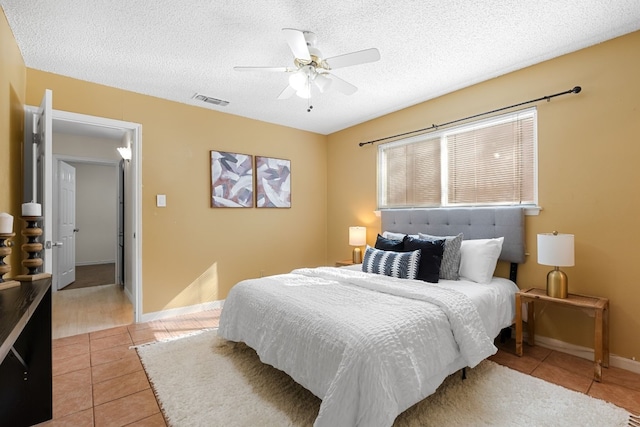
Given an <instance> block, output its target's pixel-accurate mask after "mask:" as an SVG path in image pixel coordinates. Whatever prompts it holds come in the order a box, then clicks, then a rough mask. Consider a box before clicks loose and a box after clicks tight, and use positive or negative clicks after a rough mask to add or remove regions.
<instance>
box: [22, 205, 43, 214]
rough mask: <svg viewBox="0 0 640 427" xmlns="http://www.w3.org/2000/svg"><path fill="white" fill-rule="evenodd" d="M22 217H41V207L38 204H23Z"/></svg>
mask: <svg viewBox="0 0 640 427" xmlns="http://www.w3.org/2000/svg"><path fill="white" fill-rule="evenodd" d="M22 216H42V206H41V205H40V203H34V202H30V203H23V204H22Z"/></svg>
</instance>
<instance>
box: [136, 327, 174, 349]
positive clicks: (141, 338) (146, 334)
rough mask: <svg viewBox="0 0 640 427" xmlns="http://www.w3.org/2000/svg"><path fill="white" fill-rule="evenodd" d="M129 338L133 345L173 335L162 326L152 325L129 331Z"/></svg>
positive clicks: (160, 339) (164, 338)
mask: <svg viewBox="0 0 640 427" xmlns="http://www.w3.org/2000/svg"><path fill="white" fill-rule="evenodd" d="M129 335H131V339H132V341H133V344H134V345H140V344H146V343H149V342H154V341H162V340H166V339H168V338H171V337H172V336H173V335H172V334H171V332H169V331H167V330H166V329H165V328H164V326H163V327H153V328H148V329H141V330H137V331H130V332H129Z"/></svg>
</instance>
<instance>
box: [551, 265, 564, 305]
mask: <svg viewBox="0 0 640 427" xmlns="http://www.w3.org/2000/svg"><path fill="white" fill-rule="evenodd" d="M547 295H549V296H550V297H552V298H566V297H567V295H569V278H568V277H567V275H566V274H565V273H564V272H563V271H560V270H559V269H558V267H556V269H555V270H551V271H550V272H549V274H547Z"/></svg>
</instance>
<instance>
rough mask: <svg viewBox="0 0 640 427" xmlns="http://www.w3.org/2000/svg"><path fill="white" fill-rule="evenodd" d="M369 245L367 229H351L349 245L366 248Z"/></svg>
mask: <svg viewBox="0 0 640 427" xmlns="http://www.w3.org/2000/svg"><path fill="white" fill-rule="evenodd" d="M366 243H367V229H366V227H349V245H350V246H364V245H365V244H366Z"/></svg>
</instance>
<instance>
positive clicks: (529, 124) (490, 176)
mask: <svg viewBox="0 0 640 427" xmlns="http://www.w3.org/2000/svg"><path fill="white" fill-rule="evenodd" d="M535 154H536V111H535V109H528V110H524V111H520V112H517V113H510V114H505V115H501V116H496V117H493V118H491V119H487V120H482V121H478V122H475V123H472V124H467V125H463V126H458V127H455V128H451V129H447V130H443V131H439V132H433V133H430V134H428V135H423V136H418V137H412V138H408V139H404V140H400V141H395V142H391V143H387V144H381V145H380V146H378V195H379V196H378V199H379V200H378V206H379V207H380V208H394V207H425V206H426V207H428V206H452V205H457V206H465V205H466V206H479V205H500V204H503V205H514V204H523V205H535V204H536V202H537V200H536V198H537V197H536V167H535V165H536V158H535Z"/></svg>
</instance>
